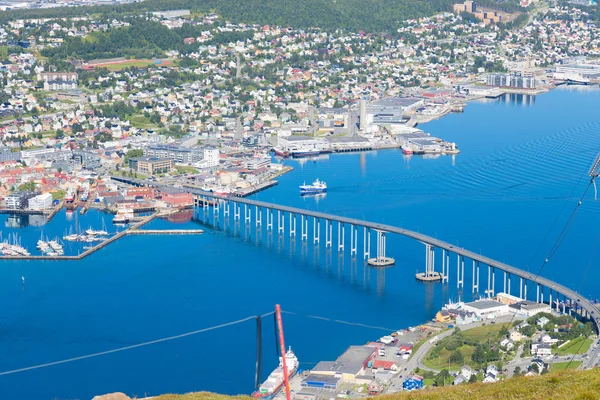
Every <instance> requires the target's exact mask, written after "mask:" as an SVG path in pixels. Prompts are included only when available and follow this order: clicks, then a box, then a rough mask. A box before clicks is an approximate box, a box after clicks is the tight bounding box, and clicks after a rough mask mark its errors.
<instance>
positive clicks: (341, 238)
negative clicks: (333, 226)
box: [337, 222, 346, 251]
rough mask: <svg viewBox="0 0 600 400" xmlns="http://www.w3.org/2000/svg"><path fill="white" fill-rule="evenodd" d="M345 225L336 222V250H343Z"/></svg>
mask: <svg viewBox="0 0 600 400" xmlns="http://www.w3.org/2000/svg"><path fill="white" fill-rule="evenodd" d="M345 229H346V227H345V225H344V224H343V223H341V222H338V229H337V238H338V241H337V247H338V251H344V240H345V234H346V231H345Z"/></svg>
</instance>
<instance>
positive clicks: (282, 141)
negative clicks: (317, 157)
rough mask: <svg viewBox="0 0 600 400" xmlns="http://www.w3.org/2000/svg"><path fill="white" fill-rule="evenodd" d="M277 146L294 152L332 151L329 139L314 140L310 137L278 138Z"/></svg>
mask: <svg viewBox="0 0 600 400" xmlns="http://www.w3.org/2000/svg"><path fill="white" fill-rule="evenodd" d="M277 144H278V145H279V147H281V148H282V149H283V150H285V151H294V150H300V149H303V150H317V151H330V149H331V143H330V142H329V141H328V140H327V139H320V138H313V137H308V136H288V137H281V136H279V137H277Z"/></svg>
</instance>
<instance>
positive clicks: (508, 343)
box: [500, 338, 515, 351]
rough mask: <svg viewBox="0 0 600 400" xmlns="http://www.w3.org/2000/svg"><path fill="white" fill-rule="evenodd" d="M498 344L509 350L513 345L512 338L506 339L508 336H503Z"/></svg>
mask: <svg viewBox="0 0 600 400" xmlns="http://www.w3.org/2000/svg"><path fill="white" fill-rule="evenodd" d="M500 346H502V347H504V348H506V350H508V351H510V350H512V349H513V348H514V347H515V344H514V343H513V341H512V340H510V339H508V338H504V339H502V340H501V341H500Z"/></svg>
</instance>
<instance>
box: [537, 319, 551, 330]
mask: <svg viewBox="0 0 600 400" xmlns="http://www.w3.org/2000/svg"><path fill="white" fill-rule="evenodd" d="M548 322H550V320H549V319H548V318H546V317H541V318H538V320H537V322H536V323H537V324H538V325H539V326H540V328H544V326H545V325H546V324H547V323H548Z"/></svg>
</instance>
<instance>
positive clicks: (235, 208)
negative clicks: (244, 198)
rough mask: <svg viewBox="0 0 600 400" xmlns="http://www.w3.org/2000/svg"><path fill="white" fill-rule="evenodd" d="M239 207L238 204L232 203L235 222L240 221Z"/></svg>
mask: <svg viewBox="0 0 600 400" xmlns="http://www.w3.org/2000/svg"><path fill="white" fill-rule="evenodd" d="M240 208H241V207H240V205H239V203H235V202H234V203H233V219H234V220H235V221H239V220H240V211H241V210H240Z"/></svg>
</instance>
